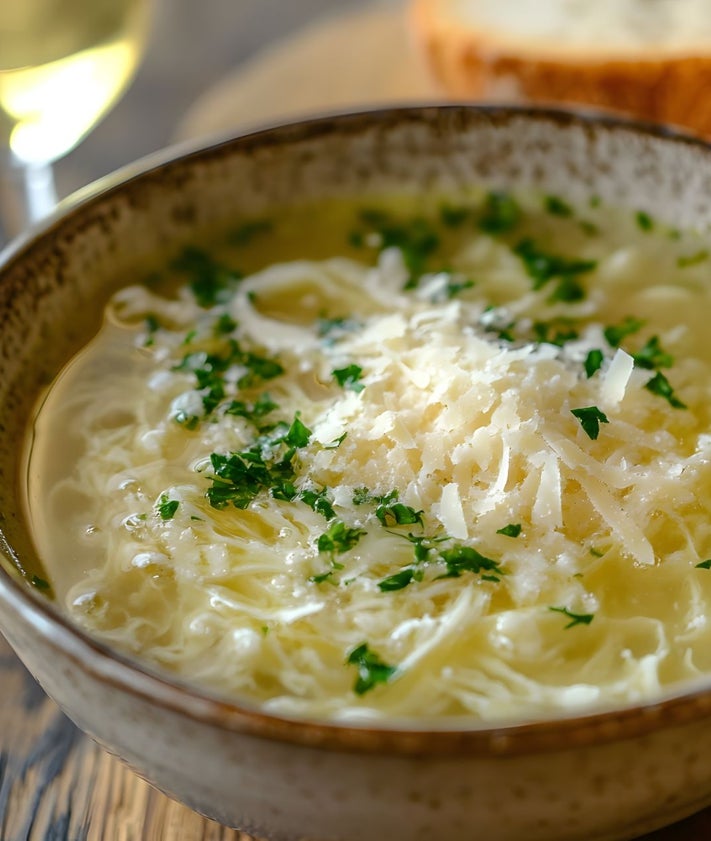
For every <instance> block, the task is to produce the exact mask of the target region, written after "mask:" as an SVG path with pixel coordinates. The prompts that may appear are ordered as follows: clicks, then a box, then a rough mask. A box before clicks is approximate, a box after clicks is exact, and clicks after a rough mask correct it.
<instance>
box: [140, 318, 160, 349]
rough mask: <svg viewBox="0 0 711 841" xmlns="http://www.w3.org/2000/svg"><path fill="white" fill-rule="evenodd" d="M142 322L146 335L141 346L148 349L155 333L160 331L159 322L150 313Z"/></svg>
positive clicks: (152, 342)
mask: <svg viewBox="0 0 711 841" xmlns="http://www.w3.org/2000/svg"><path fill="white" fill-rule="evenodd" d="M143 321H144V323H145V325H146V333H147V334H148V335H147V336H146V340H145V342H144V343H143V346H144V347H150V346H151V345H152V344H154V342H155V338H154V337H155V334H156V332H157V331H158V330H159V329H160V322H159V321H158V319H157V318H156V317H155V315H153V314H152V313H149V314H148V315H147V316H146V317H145V318H144V320H143Z"/></svg>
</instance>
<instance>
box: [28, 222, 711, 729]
mask: <svg viewBox="0 0 711 841" xmlns="http://www.w3.org/2000/svg"><path fill="white" fill-rule="evenodd" d="M571 224H572V223H571ZM611 227H612V228H614V225H613V226H611ZM630 230H631V229H630V228H629V227H628V228H627V235H628V236H630ZM645 237H646V238H647V239H645ZM380 241H381V240H380V239H378V240H377V241H376V240H375V239H373V237H372V236H370V237H369V238H366V242H367V243H370V244H371V245H373V244H376V245H377V243H378V242H380ZM649 241H651V237H650V235H647V234H645V235H644V236H642V235H640V237H639V242H637V243H632V244H629V243H628V244H626V245H625V250H624V253H625V254H626V255H627V257H626V264H631V263H634V262H635V261H636V256H635V255H636V254H637V252H641V251H643V250H644V248H645V247H646V243H647V242H649ZM582 247H583V246H581V248H582ZM584 247H585V248H586V249H587V251H586V254H585V257H586V259H590V257H591V256H592V258H594V259H595V260H597V262H598V265H599V266H600V267H601V268H600V271H599V273H597V274H596V273H595V272H594V270H592V269H587V271H589V272H590V273H591V278H592V279H591V280H590V293H589V296H588V298H587V300H585V301H583V302H581V303H572V304H566V303H563V304H561V302H560V301H556V300H552V299H551V295H550V291H551V286H550V285H549V286H542V287H541V288H540V289H537V288H535V287H534V288H532V284H531V280H530V277H529V276H528V275H527V272H526V267H525V265H524V264H523V263H522V261H521V260H520V259H518V258H517V257H515V256H514V253H513V252H512V251H511V249H510V248H509V247H507V246H506V244H505V243H504V242H502V241H498V240H496V239H495V238H492V236H490V235H488V234H485V233H473V234H470V235H468V237H467V238H466V239H465V241H463V242H461V243H460V245H459V246H458V249H457V250H456V251H455V252H454V253H453V254H451V255H450V259H451V264H452V266H453V267H454V270H455V273H453V274H452V273H448V272H437V271H435V272H432V273H430V274H429V275H425V276H424V278H425V279H424V281H423V283H422V284H421V285H420V286H419V287H416V288H415V289H413V290H412V291H408V290H407V289H406V288H405V287H406V285H407V283H408V279H409V276H410V269H409V268H408V267H409V266H410V264H409V263H408V262H407V260H406V256H407V255H406V250H405V249H404V248H402V249H401V248H398V247H387V248H385V249H384V250H383V251H382V252H381V254H380V256H379V259H378V260H377V262H376V264H375V265H367V264H365V263H362V262H359V261H357V260H354V259H350V258H348V259H347V258H344V257H339V258H335V259H326V260H318V261H312V260H305V259H300V260H297V261H293V262H286V263H280V264H276V265H273V266H271V267H268V268H266V269H263V270H260V271H258V272H255V273H253V274H251V275H249V276H248V277H246V278H245V279H243V280H242V281H241V282H240V284H239V285H238V287H237V289H236V291H235V292H234V294H233V296H232V297H231V299H229V300H228V301H226V302H225V303H223V304H216V305H215V306H214V307H212V308H209V307H208V308H205V307H200V306H198V304H197V302H196V301H195V300H194V298H193V296H191V295H190V293H189V292H188V291H186V290H185V289H183V290H181V291H179V292H178V294H177V295H175V296H171V297H168V298H162V297H160V296H159V295H157V294H154V293H150V292H148V291H147V290H146V289H145V288H143V287H131V288H128V289H124V290H123V291H122V292H120V293H119V294H118V295H117V296H116V297H115V298H114V299H113V301H112V302H111V304H110V306H109V308H108V312H107V320H106V324H105V326H104V328H103V329H102V331H101V332H100V334H99V336H98V337H97V338H96V339H95V340H94V342H93V343H92V345H91V346H90V347H89V348H87V349H86V350H85V351H84V353H83V354H81V355H80V356H79V357H78V358H77V360H76V361H75V362H74V363H72V365H71V366H70V367H69V368H68V369H67V370H66V371H65V372H64V373H63V375H62V377H61V378H60V379H59V380H58V383H57V384H56V385H55V387H54V388H53V389H52V390H51V392H50V394H49V397H48V398H47V400H46V401H45V404H44V407H43V410H42V413H41V415H40V417H39V419H38V422H37V425H36V443H35V450H34V454H33V458H34V459H35V461H33V462H32V464H33V468H34V466H35V465H39V468H38V471H34V470H33V471H30V475H31V476H34V475H35V473H37V475H42V466H43V464H45V462H46V463H47V464H49V463H50V459H55V458H57V457H58V456H57V454H56V447H54V444H53V441H54V440H55V438H54V436H55V435H57V436H61V437H62V440H66V441H67V442H69V444H68V446H67V453H68V455H67V461H66V462H65V463H64V464H63V465H62V466H61V469H60V468H57V467H53V468H52V469H51V471H50V473H51V475H52V477H53V480H52V481H46V480H41V481H38V482H37V483H36V485H35V486H33V487H32V488H31V489H30V490H31V491H32V493H33V494H34V497H35V498H37V499H38V504H37V505H36V508H35V509H33V517H34V520H35V525H36V535H37V541H38V545H39V548H40V551H41V553H42V555H43V557H45V558H46V559H47V565H48V568H49V569H50V571H51V573H52V578H53V583H54V586H55V589H56V592H57V594H58V596H59V598H60V600H61V601H63V602H64V603H65V604H66V606H67V610H68V611H69V612H70V614H71V615H72V616H73V618H74V619H75V620H76V621H77V622H79V623H80V624H82V625H83V626H85V627H86V628H88V629H89V630H90V631H91V632H92V633H95V634H97V635H98V636H100V637H101V638H102V639H104V640H106V641H108V642H110V643H112V644H115V645H117V646H120V647H121V648H122V649H124V650H127V651H129V652H131V653H133V654H136V655H137V656H141V657H144V658H147V659H149V660H150V661H151V662H153V663H154V664H156V665H159V666H161V667H163V668H166V669H169V670H172V671H174V672H177V673H178V674H180V675H181V676H183V677H184V678H186V679H189V680H192V681H195V682H197V683H199V684H200V685H202V686H204V687H207V688H209V689H210V690H212V691H214V692H217V693H220V694H223V695H226V696H229V697H237V698H248V699H251V700H252V701H256V702H258V703H260V704H262V705H263V706H264V708H265V709H267V710H270V711H276V712H280V713H286V714H293V715H306V716H311V717H323V718H332V719H337V720H343V719H350V720H369V721H372V720H388V719H392V718H416V719H423V718H434V719H439V718H441V719H450V720H451V719H452V718H454V717H458V716H465V717H468V718H471V717H474V718H482V719H485V720H498V719H502V718H512V717H513V718H519V719H520V718H530V717H538V716H541V715H548V714H554V713H559V712H560V711H568V710H577V709H580V708H583V707H587V706H590V705H600V704H612V703H625V702H629V701H631V700H635V699H639V698H642V697H648V696H650V695H653V694H654V693H657V692H659V691H660V689H661V687H663V686H666V685H669V684H672V683H674V682H675V681H679V680H682V679H685V678H691V677H694V676H695V675H698V674H700V673H703V672H704V671H708V670H709V669H711V657H710V656H709V655H708V653H707V652H708V651H711V645H709V643H711V638H710V636H709V634H710V633H711V631H710V629H709V626H708V623H707V621H706V618H705V617H706V616H707V615H708V613H709V609H710V605H709V600H710V599H711V584H709V583H707V581H709V582H711V572H709V573H706V572H704V571H703V570H700V569H697V564H698V563H700V562H701V561H703V560H704V558H705V557H708V556H709V555H711V525H709V522H708V517H707V515H706V508H707V506H706V502H707V500H708V495H709V490H710V489H711V446H710V445H709V441H710V440H711V438H710V437H709V435H708V433H707V431H706V430H707V428H708V411H707V407H708V405H710V404H711V361H710V360H709V357H708V354H707V353H706V349H705V344H706V343H705V339H704V335H705V334H704V331H703V329H700V326H701V325H702V323H703V319H701V320H699V315H698V312H699V310H702V311H703V309H704V307H705V306H707V305H708V296H709V293H708V291H707V289H706V287H707V286H708V284H698V286H696V287H694V285H693V284H689V283H687V291H688V295H685V296H677V295H676V294H675V293H674V291H673V290H674V285H673V282H672V279H671V277H670V275H671V274H672V271H671V269H669V270H668V271H667V272H666V273H665V275H664V278H663V281H664V287H663V288H668V289H671V290H672V291H671V292H670V293H669V295H670V298H669V300H673V302H674V303H673V306H672V305H671V304H670V305H669V307H668V309H669V310H670V312H671V316H670V317H671V319H672V320H673V321H674V322H677V321H678V322H680V323H684V324H685V325H686V328H687V329H685V330H678V329H676V327H675V324H674V323H669V320H665V318H664V317H661V318H660V319H659V320H658V322H657V321H655V318H657V315H658V313H659V312H660V306H659V302H658V301H655V302H654V303H653V305H652V304H650V303H649V301H650V298H649V295H648V287H649V278H648V277H647V276H646V273H644V274H643V275H640V276H638V277H637V278H636V280H635V278H634V277H632V276H629V277H627V278H626V283H625V288H624V291H623V292H621V291H620V289H619V286H618V284H617V280H616V275H615V274H614V273H610V270H609V266H610V265H611V263H612V262H614V261H615V260H617V261H618V262H619V259H618V256H616V255H619V254H620V253H622V250H621V247H620V243H619V242H618V241H616V240H615V238H614V236H611V238H610V240H609V241H608V240H607V239H606V238H605V237H604V236H601V237H600V238H599V239H597V240H595V241H591V242H590V243H586V244H585V245H584ZM664 247H665V248H668V249H672V248H675V247H677V246H676V245H675V244H673V243H671V241H668V242H667V243H666V245H665V246H664ZM678 247H683V243H682V245H681V246H678ZM654 248H661V246H659V245H658V244H655V245H654ZM670 253H671V252H670ZM673 260H674V254H673V253H671V256H670V257H669V258H668V259H667V263H666V264H665V265H667V266H673ZM590 265H593V264H592V263H591V264H590ZM690 271H692V272H693V271H697V269H692V270H690ZM698 271H699V272H700V271H702V269H701V268H699V269H698ZM689 276H692V277H693V275H686V276H685V277H686V278H688V277H689ZM470 277H474V278H475V282H474V283H468V282H464V281H463V280H462V278H464V279H465V281H466V279H468V278H470ZM457 284H458V285H457ZM452 288H454V291H452ZM450 294H451V295H452V299H451V300H450V299H449V297H448V296H449V295H450ZM680 307H681V309H679V308H680ZM637 309H640V310H641V316H642V319H641V320H640V324H642V323H643V324H644V327H643V328H642V327H640V328H639V329H640V330H641V332H640V334H639V336H637V335H633V336H632V337H631V339H630V342H629V343H627V342H626V341H625V342H623V344H624V345H625V348H626V349H625V348H623V347H615V346H611V345H609V344H608V343H606V341H605V338H604V335H605V334H604V330H605V328H606V327H609V326H610V325H614V324H620V323H623V320H624V319H625V318H626V317H627V316H629V315H630V314H636V310H637ZM663 310H664V306H662V307H661V311H663ZM324 314H326V315H338V316H340V315H343V316H347V319H345V320H344V319H342V321H343V323H340V322H338V323H335V325H332V326H331V327H330V328H329V329H331V330H332V332H330V333H329V332H325V333H324V332H322V330H323V325H322V324H321V320H322V319H323V316H324ZM149 315H150V316H151V317H154V318H155V319H157V321H158V324H159V325H160V326H159V327H158V329H155V330H154V331H153V332H152V333H151V334H150V336H149V337H148V338H149V340H147V338H146V333H145V331H144V330H143V329H142V327H141V324H142V321H141V319H143V318H146V317H148V316H149ZM224 316H230V317H231V319H232V321H227V322H225V323H226V324H227V326H226V328H225V329H226V331H227V332H226V335H224V336H221V335H220V332H219V329H218V327H219V325H220V322H219V319H220V317H224ZM561 316H565V317H566V318H568V317H571V318H573V320H574V319H575V318H577V319H579V321H580V324H579V325H576V331H575V335H572V334H571V336H570V338H569V340H566V339H563V338H557V336H558V335H559V334H560V335H562V333H560V331H563V332H565V330H568V329H569V326H570V325H569V322H564V323H562V326H561V325H560V324H559V323H558V321H557V319H558V320H559V319H560V318H561ZM346 322H348V323H346ZM540 324H543V326H544V328H545V330H547V331H548V333H545V335H544V334H543V333H541V332H540V327H536V325H540ZM511 325H513V327H511ZM509 328H510V329H511V330H513V331H514V333H515V331H516V330H520V331H521V333H520V335H518V334H516V335H513V336H509V335H505V331H507V330H509ZM536 330H538V332H536ZM187 331H190V335H189V337H188V338H187V339H186V332H187ZM556 331H559V332H558V333H556ZM546 336H548V337H551V338H546ZM651 336H655V337H657V345H654V343H652V345H650V347H652V348H654V347H657V348H658V347H663V348H664V350H665V351H668V352H669V354H673V357H674V363H673V368H671V369H669V368H668V367H667V368H664V370H665V371H666V372H667V373H668V375H669V378H670V381H673V384H674V388H675V389H676V391H675V392H674V393H675V394H676V393H678V394H679V395H681V396H682V397H683V400H684V403H685V404H686V406H687V408H685V409H683V410H681V409H679V408H676V407H674V406H673V405H672V403H671V402H670V401H669V400H667V399H665V398H664V396H663V395H660V394H655V393H653V392H652V391H650V389H649V388H647V384H648V382H649V380H650V379H651V377H652V375H653V374H654V371H651V370H648V369H644V368H642V367H640V366H638V365H637V364H636V363H635V357H634V355H633V351H634V352H638V351H639V349H640V348H641V347H642V346H643V345H644V342H645V341H647V340H648V339H650V337H651ZM600 348H602V349H603V351H604V353H603V354H602V355H603V356H604V360H603V362H602V364H601V366H600V368H599V370H596V371H592V372H591V371H588V372H586V371H585V369H584V367H583V360H584V359H585V358H586V354H588V353H589V352H590V351H592V350H596V349H600ZM601 353H602V352H601ZM220 354H223V356H224V354H228V355H229V354H231V356H229V358H227V357H224V358H225V360H226V361H225V362H224V363H222V362H220V359H222V358H223V356H220ZM255 360H256V361H255ZM665 364H666V363H665ZM220 366H222V367H220ZM260 366H261V367H260ZM659 370H661V369H659ZM196 372H198V373H196ZM109 374H110V376H109ZM260 401H262V402H261V403H260ZM575 413H577V414H575ZM586 413H587V414H586ZM275 429H276V430H277V431H276V432H275ZM270 436H271V438H270ZM279 436H281V437H279ZM240 453H242V454H244V453H248V455H247V456H244V457H238V456H236V455H235V454H240ZM250 453H251V455H250ZM229 459H233V462H232V467H231V468H229V469H234V470H235V471H236V472H237V474H239V475H242V474H243V473H245V471H246V473H248V474H249V476H250V477H251V478H250V481H252V482H262V483H264V482H267V479H265V478H264V476H265V475H266V476H267V478H268V482H267V484H264V485H263V486H262V485H260V486H259V487H258V488H257V490H256V491H254V492H252V491H251V490H249V489H247V491H244V489H243V492H244V493H248V495H247V496H246V497H245V498H244V500H242V501H239V499H241V498H239V499H238V497H237V496H236V494H237V493H238V492H237V491H236V490H234V488H235V487H236V486H235V485H233V484H230V483H231V482H233V479H230V478H224V477H225V476H228V475H229V471H228V467H229V465H228V466H226V467H225V468H224V469H225V471H227V472H226V473H225V474H224V476H223V477H222V478H221V475H220V474H219V470H220V464H222V463H225V464H227V462H228V461H229ZM235 459H236V461H235ZM279 459H285V460H286V461H282V462H280V461H279ZM221 460H222V461H221ZM52 463H54V462H52ZM254 464H257V465H258V467H257V468H255V467H253V465H254ZM250 465H252V466H250ZM277 466H278V467H279V469H278V470H277ZM262 467H264V471H266V473H264V471H263V472H261V473H260V472H259V471H261V470H262ZM250 470H251V471H252V472H251V473H250ZM289 470H291V471H292V473H289ZM240 471H241V472H240ZM270 471H271V472H270ZM279 471H281V472H279ZM285 475H286V476H287V479H286V480H284V478H283V477H284V476H285ZM254 477H261V478H254ZM275 477H277V478H275ZM280 482H281V484H279V483H280ZM269 483H271V484H269ZM210 488H212V491H213V492H214V494H215V496H213V497H210V494H209V489H210ZM219 493H225V494H227V496H226V497H225V502H224V504H222V502H219V500H220V497H219V495H218V494H219ZM230 493H234V494H235V495H233V496H232V497H230V496H229V494H230ZM38 494H39V497H38ZM250 494H251V495H250ZM215 500H218V503H216V504H212V503H213V502H214V501H215ZM38 512H43V513H38ZM42 517H45V518H46V519H45V520H41V518H42ZM63 544H68V545H72V546H74V547H75V551H74V553H73V554H72V555H71V557H70V558H69V559H68V560H67V558H66V556H65V554H64V553H61V552H60V553H59V555H57V554H56V551H55V547H56V546H60V545H63ZM60 563H61V564H62V566H61V567H60ZM704 576H705V577H704ZM569 621H570V622H571V623H572V625H573V626H574V627H568V628H566V623H568V622H569ZM578 626H579V627H578ZM364 643H367V647H366V648H365V649H364V648H362V646H363V644H364ZM359 647H360V648H359ZM354 651H357V652H359V654H358V656H359V657H361V658H363V661H362V663H361V666H360V668H361V670H364V669H365V670H366V671H367V668H368V664H369V663H370V664H371V666H372V665H373V664H375V666H373V668H372V674H374V675H377V676H379V678H378V679H380V680H381V681H384V682H387V684H388V685H387V686H383V685H377V686H376V685H374V684H368V685H367V686H366V689H367V692H366V689H364V690H363V694H362V695H359V694H358V693H356V692H354V688H353V687H354V680H355V677H356V669H355V668H354V667H353V666H352V665H348V657H349V656H350V655H351V654H352V653H353V652H354ZM378 658H381V660H382V662H381V660H379V659H378ZM383 664H385V665H383ZM378 669H380V671H378ZM387 669H390V671H387ZM373 679H374V680H375V678H373ZM371 690H372V691H371Z"/></svg>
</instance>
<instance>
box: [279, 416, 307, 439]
mask: <svg viewBox="0 0 711 841" xmlns="http://www.w3.org/2000/svg"><path fill="white" fill-rule="evenodd" d="M310 439H311V430H310V429H309V428H308V427H307V426H305V425H304V424H303V422H302V421H301V418H300V417H299V413H298V412H297V413H296V415H295V416H294V420H293V421H292V423H291V426H290V427H289V431H288V432H287V433H286V435H285V436H284V439H283V440H284V441H285V442H286V443H287V444H289V446H290V447H306V446H307V445H308V443H309V441H310Z"/></svg>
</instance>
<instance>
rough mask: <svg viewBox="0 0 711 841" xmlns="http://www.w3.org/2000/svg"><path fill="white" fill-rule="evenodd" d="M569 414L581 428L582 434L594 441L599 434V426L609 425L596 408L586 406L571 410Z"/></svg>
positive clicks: (605, 417) (603, 415)
mask: <svg viewBox="0 0 711 841" xmlns="http://www.w3.org/2000/svg"><path fill="white" fill-rule="evenodd" d="M570 412H571V414H572V415H574V416H575V417H576V418H577V419H578V420H579V421H580V425H581V426H582V428H583V432H585V434H586V435H587V436H588V438H591V439H592V440H593V441H595V440H596V439H597V437H598V435H599V434H600V424H601V423H609V422H610V421H609V420H608V419H607V416H606V415H605V414H604V413H603V412H601V411H600V410H599V409H598V408H597V406H586V407H585V408H583V409H571V410H570Z"/></svg>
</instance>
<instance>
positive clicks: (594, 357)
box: [583, 348, 605, 379]
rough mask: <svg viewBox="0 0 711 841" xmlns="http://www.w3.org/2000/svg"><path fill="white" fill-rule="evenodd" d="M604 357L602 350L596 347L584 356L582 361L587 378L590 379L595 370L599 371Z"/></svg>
mask: <svg viewBox="0 0 711 841" xmlns="http://www.w3.org/2000/svg"><path fill="white" fill-rule="evenodd" d="M604 359H605V357H604V355H603V353H602V351H601V350H599V349H598V348H595V349H594V350H591V351H590V352H589V353H588V355H587V356H586V357H585V362H584V363H583V364H584V366H585V374H586V376H587V378H588V379H590V377H592V376H593V374H594V373H595V372H596V371H599V370H600V368H602V363H603V360H604Z"/></svg>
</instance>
